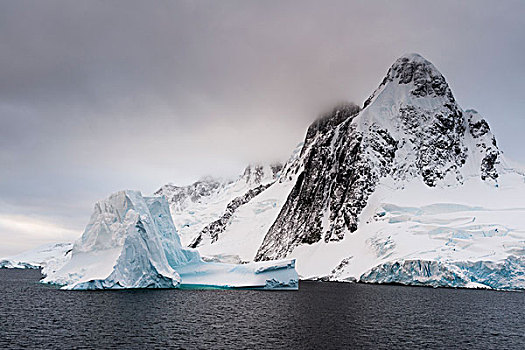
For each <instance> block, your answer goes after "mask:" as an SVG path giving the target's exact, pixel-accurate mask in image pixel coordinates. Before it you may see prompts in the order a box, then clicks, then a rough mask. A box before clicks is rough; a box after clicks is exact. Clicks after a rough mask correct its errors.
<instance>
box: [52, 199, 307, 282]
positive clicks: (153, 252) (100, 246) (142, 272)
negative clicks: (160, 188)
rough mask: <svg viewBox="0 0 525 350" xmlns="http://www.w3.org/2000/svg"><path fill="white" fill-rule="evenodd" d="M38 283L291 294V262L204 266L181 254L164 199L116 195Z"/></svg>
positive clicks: (194, 253)
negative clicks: (67, 254) (282, 291)
mask: <svg viewBox="0 0 525 350" xmlns="http://www.w3.org/2000/svg"><path fill="white" fill-rule="evenodd" d="M43 282H44V283H51V284H57V285H61V286H62V288H64V289H76V290H86V289H124V288H253V289H297V288H298V275H297V272H296V271H295V260H284V261H269V262H260V263H252V264H244V265H233V264H224V263H215V262H205V261H203V260H202V259H201V257H200V255H199V253H198V252H197V251H196V250H192V249H186V248H183V247H182V245H181V242H180V238H179V236H178V234H177V231H176V229H175V226H174V225H173V221H172V218H171V215H170V209H169V206H168V203H167V201H166V199H165V198H164V197H143V196H142V194H141V193H140V192H138V191H121V192H117V193H115V194H112V195H111V196H110V197H109V198H107V199H106V200H104V201H101V202H99V203H97V204H96V205H95V211H94V213H93V215H92V216H91V219H90V221H89V223H88V225H87V227H86V229H85V231H84V233H83V235H82V237H81V238H80V239H79V240H78V241H77V242H75V244H74V246H73V249H72V251H71V258H70V259H69V260H68V261H67V262H66V263H65V264H64V265H63V266H62V267H61V268H59V269H57V270H56V271H49V273H48V274H47V276H46V277H45V278H44V280H43Z"/></svg>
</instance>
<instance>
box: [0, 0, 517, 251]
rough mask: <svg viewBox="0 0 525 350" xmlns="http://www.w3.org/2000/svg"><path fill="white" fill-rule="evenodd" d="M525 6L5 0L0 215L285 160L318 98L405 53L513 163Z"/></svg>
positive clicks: (355, 89) (72, 216) (347, 90)
mask: <svg viewBox="0 0 525 350" xmlns="http://www.w3.org/2000/svg"><path fill="white" fill-rule="evenodd" d="M524 10H525V4H524V3H523V2H520V1H505V2H500V1H462V2H457V1H440V2H430V1H395V2H393V1H374V2H364V1H355V2H352V1H152V2H149V1H148V2H144V1H74V2H71V1H52V0H47V1H25V0H21V1H1V2H0V53H1V54H0V125H1V127H0V162H1V167H0V199H1V200H0V213H9V214H13V213H14V212H17V211H18V212H22V213H23V214H24V215H37V216H43V217H45V218H48V219H49V220H51V221H52V222H56V223H57V224H60V225H63V226H64V227H68V228H76V229H78V230H79V231H80V230H81V229H82V226H83V225H84V223H85V222H86V220H87V218H88V216H89V214H90V210H91V207H92V203H93V202H94V201H95V200H97V199H100V198H103V197H104V196H106V195H107V194H108V193H109V192H111V191H115V190H118V189H121V188H140V189H143V190H144V192H146V193H149V192H152V191H153V190H155V189H156V188H157V187H158V186H160V185H161V184H163V183H165V182H168V181H173V182H176V183H189V182H191V181H193V180H195V179H197V178H198V177H200V176H202V175H205V174H209V173H212V174H217V175H219V176H233V175H235V174H237V173H239V172H240V171H241V170H242V168H243V166H244V165H245V164H246V163H247V162H250V161H257V160H262V161H271V160H275V159H280V160H285V159H286V157H287V156H288V155H289V153H290V152H291V150H292V149H293V147H294V146H295V145H296V144H297V143H298V142H300V141H301V139H302V137H303V136H304V133H305V131H306V128H307V126H308V125H309V123H310V122H311V121H312V120H313V119H314V118H315V117H316V116H317V114H318V113H319V112H320V111H322V110H323V109H326V108H327V107H328V106H330V105H331V104H333V103H336V102H339V101H341V100H348V101H354V102H356V103H362V101H364V100H365V99H366V97H367V96H368V95H369V94H370V93H371V92H372V91H373V90H374V89H375V88H376V87H377V85H378V84H379V82H380V81H381V79H382V78H383V76H384V75H385V73H386V70H387V69H388V67H389V66H390V64H391V63H392V62H393V61H394V60H395V59H396V58H397V57H398V56H400V55H402V54H404V53H406V52H419V53H421V54H422V55H424V56H425V57H426V58H428V59H429V60H431V61H432V62H434V63H435V64H436V66H437V67H438V68H439V69H440V70H441V71H442V72H443V74H444V75H445V76H446V77H447V79H448V81H449V83H450V84H451V86H452V89H453V91H454V93H455V95H456V97H457V99H458V101H459V103H460V104H461V105H462V106H463V107H464V108H475V109H477V110H479V111H480V112H481V113H482V114H483V115H484V116H485V117H486V118H487V119H488V120H489V121H490V123H491V126H492V127H493V129H494V131H495V133H496V135H497V137H498V140H499V143H500V146H501V147H502V148H503V149H504V150H505V151H506V153H507V155H508V156H510V157H512V158H515V159H516V160H519V161H521V162H522V163H525V156H524V155H523V152H522V150H523V146H522V145H521V143H520V142H521V139H520V136H521V135H520V133H521V130H524V129H525V119H524V118H523V117H522V113H523V112H522V111H523V110H525V99H523V93H522V92H521V91H522V89H521V85H522V81H523V78H524V70H525V68H524V66H523V64H522V60H523V59H522V57H523V55H524V53H525V47H524V42H525V40H524V39H525V34H524V31H523V28H525V23H524V22H525V20H524V16H523V14H524V13H525V11H524ZM35 235H38V233H37V232H35ZM0 239H11V240H16V239H17V238H16V237H15V233H14V232H8V231H4V232H0ZM17 246H18V245H17ZM0 255H3V254H2V251H1V249H0Z"/></svg>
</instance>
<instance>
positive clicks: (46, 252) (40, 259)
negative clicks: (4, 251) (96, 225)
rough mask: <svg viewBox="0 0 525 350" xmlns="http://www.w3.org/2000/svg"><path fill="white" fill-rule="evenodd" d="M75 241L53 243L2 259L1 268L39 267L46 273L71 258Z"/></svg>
mask: <svg viewBox="0 0 525 350" xmlns="http://www.w3.org/2000/svg"><path fill="white" fill-rule="evenodd" d="M72 248H73V243H51V244H45V245H42V246H40V247H37V248H35V249H32V250H29V251H26V252H23V253H20V254H17V255H13V256H9V257H5V258H3V259H0V268H18V269H38V268H42V269H43V271H44V273H46V272H52V271H55V270H56V269H58V268H59V267H61V266H62V265H64V264H65V263H66V261H68V260H69V259H70V258H71V249H72Z"/></svg>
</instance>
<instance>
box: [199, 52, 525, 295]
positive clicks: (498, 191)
mask: <svg viewBox="0 0 525 350" xmlns="http://www.w3.org/2000/svg"><path fill="white" fill-rule="evenodd" d="M523 174H524V172H523V171H522V170H519V167H516V166H515V165H512V164H511V163H510V162H509V161H508V160H507V159H506V158H505V157H504V156H503V154H502V152H501V151H500V150H499V149H498V147H497V143H496V139H495V137H494V135H493V134H492V132H491V131H490V128H489V125H488V123H487V122H486V121H485V120H484V119H483V118H482V117H481V116H480V115H479V114H478V113H477V112H475V111H474V110H466V111H463V110H462V109H461V107H460V106H459V105H458V104H457V102H456V100H455V99H454V96H453V94H452V91H451V89H450V87H449V86H448V84H447V82H446V80H445V78H444V77H443V75H442V74H441V73H440V72H439V71H438V70H437V69H436V68H435V66H434V65H433V64H432V63H430V62H429V61H427V60H426V59H424V58H423V57H421V56H420V55H417V54H409V55H405V56H403V57H401V58H399V59H398V60H397V61H396V62H395V63H394V64H393V65H392V67H391V68H390V69H389V70H388V72H387V75H386V77H385V79H384V80H383V81H382V83H381V84H380V86H379V87H378V89H376V91H374V92H373V93H372V95H371V96H370V98H368V99H367V101H366V102H365V103H364V106H363V109H362V110H361V109H359V108H358V107H356V106H354V105H340V106H337V107H336V108H334V110H333V111H332V112H330V113H328V114H326V115H324V116H323V117H322V118H320V119H319V120H318V121H316V122H315V123H314V124H312V125H311V126H310V128H309V129H308V132H307V134H306V138H305V141H304V143H303V144H302V147H300V149H299V150H296V151H295V153H294V155H293V156H292V158H291V159H290V161H289V162H288V163H287V164H285V166H284V168H283V169H282V171H281V172H280V173H279V177H278V179H277V181H275V183H273V184H272V185H270V186H269V187H268V188H266V189H265V190H264V192H262V193H261V194H258V195H257V196H256V197H254V198H252V199H251V200H250V201H249V202H248V203H247V204H245V205H243V206H242V207H241V208H240V209H238V210H237V211H236V213H235V214H234V215H233V218H232V217H229V223H228V225H222V226H221V234H220V237H218V238H217V239H215V240H211V241H209V242H206V243H205V244H202V245H201V246H199V250H200V251H201V253H202V254H204V255H206V256H209V257H215V258H217V259H239V260H247V261H249V260H272V259H278V258H284V257H294V258H297V261H298V264H297V268H298V271H299V273H300V274H301V276H302V277H304V278H323V279H331V280H362V281H369V282H373V281H376V282H400V283H407V284H430V285H448V286H487V287H494V288H524V287H525V280H524V278H523V277H522V276H523V273H522V272H523V266H524V264H525V262H524V258H523V255H524V254H525V224H523V223H521V221H520V220H519V218H520V217H521V216H522V215H524V214H525V201H524V200H523V198H525V181H524V175H523ZM195 215H197V216H199V215H200V214H199V212H198V211H196V212H195ZM509 262H512V263H509ZM398 266H403V269H399V268H398ZM416 266H419V270H418V268H416ZM489 266H490V267H489ZM476 268H479V270H478V271H476ZM505 269H507V270H511V271H512V273H507V272H509V271H507V270H505ZM401 270H402V271H403V273H401ZM466 271H469V272H468V273H467V272H466ZM485 275H489V276H491V277H490V278H488V279H487V278H485V277H483V276H485ZM407 276H408V277H407ZM516 276H517V277H516ZM520 276H521V277H520Z"/></svg>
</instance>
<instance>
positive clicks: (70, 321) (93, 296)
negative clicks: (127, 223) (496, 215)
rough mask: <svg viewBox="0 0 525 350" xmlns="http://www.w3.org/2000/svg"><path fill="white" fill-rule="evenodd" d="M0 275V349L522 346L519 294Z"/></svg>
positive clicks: (523, 316) (524, 310) (523, 300)
mask: <svg viewBox="0 0 525 350" xmlns="http://www.w3.org/2000/svg"><path fill="white" fill-rule="evenodd" d="M39 278H40V273H39V272H38V271H36V270H5V269H0V349H58V348H60V349H73V348H75V349H156V348H159V349H163V348H174V349H179V348H183V349H244V348H246V349H323V350H324V349H351V348H370V349H396V348H400V349H407V348H408V349H413V348H432V349H435V348H443V349H452V348H453V349H461V348H464V349H472V348H476V349H525V293H518V292H492V291H478V290H460V289H432V288H418V287H402V286H381V285H364V284H339V283H321V282H302V283H301V285H300V290H299V291H298V292H268V291H249V290H238V291H230V290H208V291H195V290H132V291H103V292H78V291H77V292H74V291H72V292H69V291H61V290H58V289H56V288H54V287H50V286H46V285H42V284H40V283H38V280H39Z"/></svg>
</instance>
